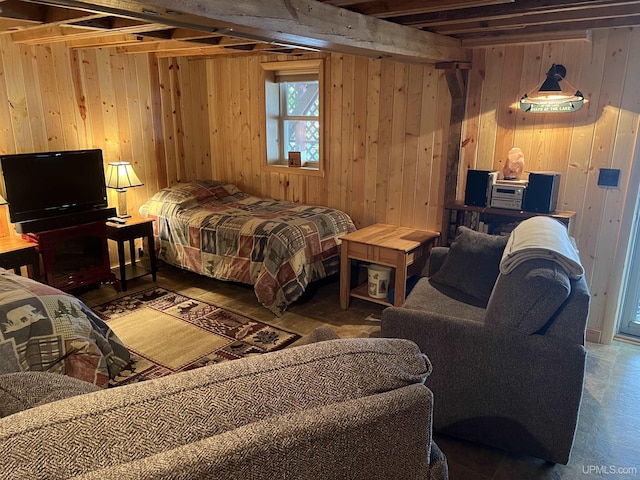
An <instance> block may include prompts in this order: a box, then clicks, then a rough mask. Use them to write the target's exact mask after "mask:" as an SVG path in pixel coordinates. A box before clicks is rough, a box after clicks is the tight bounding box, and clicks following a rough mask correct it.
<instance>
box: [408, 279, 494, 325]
mask: <svg viewBox="0 0 640 480" xmlns="http://www.w3.org/2000/svg"><path fill="white" fill-rule="evenodd" d="M484 307H485V306H484V304H483V302H481V301H480V300H478V299H477V298H474V297H472V296H471V295H467V294H466V293H463V292H461V291H459V290H456V289H455V288H453V287H448V286H446V285H439V284H437V283H435V282H433V281H431V280H429V279H427V278H421V279H420V281H419V282H418V283H417V284H416V286H415V287H414V288H413V291H412V292H411V294H410V295H409V297H407V300H406V302H404V304H403V305H402V308H408V309H411V310H420V311H426V312H429V313H431V314H435V315H447V316H451V317H458V318H466V319H469V320H474V321H476V322H482V321H483V320H484V315H485V309H484Z"/></svg>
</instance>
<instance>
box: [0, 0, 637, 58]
mask: <svg viewBox="0 0 640 480" xmlns="http://www.w3.org/2000/svg"><path fill="white" fill-rule="evenodd" d="M0 9H1V13H0V34H4V35H9V36H10V37H11V39H12V41H14V42H16V43H22V44H26V45H42V44H51V43H56V42H64V43H65V45H66V46H67V47H68V48H72V49H73V48H103V47H114V48H117V50H118V51H119V52H120V53H140V52H152V53H155V54H156V55H158V56H198V55H234V54H235V55H237V54H248V53H254V54H255V53H290V54H296V53H304V52H308V51H310V50H311V51H316V50H325V51H336V52H343V53H352V54H361V55H366V56H374V57H381V58H395V59H400V60H405V61H413V62H424V63H439V62H468V61H469V60H470V50H469V48H470V47H479V46H490V45H499V44H523V43H532V42H548V41H560V40H562V41H567V40H576V41H577V40H581V41H588V40H589V38H590V32H591V31H592V30H593V29H597V28H610V27H632V26H636V25H640V0H622V1H620V0H617V1H616V0H573V1H560V0H422V1H420V0H368V1H358V0H318V1H316V0H201V1H200V2H198V1H188V0H154V1H153V2H139V1H135V0H98V1H97V2H92V3H89V2H85V1H76V0H47V1H18V0H4V1H2V0H0Z"/></svg>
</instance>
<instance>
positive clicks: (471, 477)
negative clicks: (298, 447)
mask: <svg viewBox="0 0 640 480" xmlns="http://www.w3.org/2000/svg"><path fill="white" fill-rule="evenodd" d="M153 285H160V286H162V287H165V288H168V289H170V290H173V291H179V292H180V293H182V294H184V295H187V296H190V297H194V298H200V299H202V300H208V301H211V302H212V303H215V304H217V305H220V306H224V307H226V308H230V309H233V310H236V311H241V312H243V313H246V314H248V315H251V316H253V317H254V318H257V319H260V320H264V321H267V322H270V323H272V324H276V325H280V326H282V327H283V328H286V329H288V330H292V331H296V332H298V333H301V334H306V333H309V332H311V331H313V330H314V329H315V328H317V327H319V326H323V325H325V326H329V327H330V328H332V329H333V330H334V331H335V332H336V333H338V335H340V336H341V337H376V336H379V335H380V328H379V321H378V319H379V318H380V314H381V312H382V309H383V307H381V306H380V305H377V304H374V303H371V302H367V301H364V300H357V299H354V300H353V301H352V302H351V306H350V308H349V310H346V311H345V310H341V309H340V304H339V285H338V282H337V279H335V280H334V281H332V282H327V283H326V284H325V285H323V286H321V287H319V288H318V289H317V290H316V291H315V292H314V295H313V296H312V298H311V299H308V300H307V301H306V302H301V303H298V304H295V305H292V306H290V308H289V309H287V311H286V312H285V313H284V315H282V316H281V317H275V316H274V315H273V314H272V313H271V312H270V311H269V310H267V309H265V308H264V307H262V306H261V305H259V304H258V302H257V300H256V298H255V295H254V294H253V290H252V289H251V288H248V287H245V286H241V285H234V284H229V283H225V282H219V281H216V280H212V279H207V278H205V277H202V276H199V275H196V274H192V273H189V272H185V271H182V270H178V269H175V268H173V267H169V266H163V267H162V268H161V269H160V271H159V272H158V282H157V284H154V283H152V282H151V281H150V278H149V277H145V278H141V279H138V280H134V281H131V282H128V283H127V286H128V288H129V291H128V292H126V293H120V294H117V293H116V292H115V290H114V289H113V288H112V287H110V286H107V285H103V286H101V287H100V288H97V289H92V290H89V291H86V292H84V293H82V294H80V295H79V296H80V297H81V298H82V299H83V300H84V301H85V303H87V304H88V305H89V306H92V305H97V304H101V303H104V302H107V301H110V300H113V299H115V298H117V297H119V296H124V295H127V294H129V293H132V292H135V291H139V290H142V289H145V288H149V287H151V286H153ZM587 349H588V352H589V354H588V359H587V375H586V381H585V389H584V396H583V401H582V406H581V410H580V418H579V422H578V430H577V433H576V441H575V444H574V449H573V451H572V454H571V460H570V462H569V464H568V465H566V466H565V465H556V466H554V467H551V466H549V465H547V464H546V463H545V462H544V461H541V460H539V459H535V458H531V457H527V456H524V455H513V454H507V453H504V452H502V451H500V450H496V449H493V448H488V447H484V446H481V445H475V444H470V443H467V442H462V441H459V440H455V439H452V438H449V437H444V436H441V435H440V436H439V435H436V436H435V438H436V441H437V443H438V445H439V446H440V448H441V449H442V450H443V451H444V452H445V454H446V456H447V460H448V463H449V477H450V479H451V480H488V479H491V480H533V479H562V480H573V479H587V478H589V479H591V478H602V479H605V478H606V479H613V478H616V479H618V478H620V479H624V478H628V479H640V433H638V432H640V346H635V345H630V344H626V343H622V342H615V343H614V344H613V345H598V344H588V345H587ZM426 353H427V354H428V352H426Z"/></svg>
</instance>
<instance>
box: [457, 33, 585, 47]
mask: <svg viewBox="0 0 640 480" xmlns="http://www.w3.org/2000/svg"><path fill="white" fill-rule="evenodd" d="M591 38H592V31H591V30H566V31H560V32H558V31H554V32H548V31H547V32H538V33H524V32H521V33H513V34H506V35H504V34H503V35H487V36H478V37H469V38H465V39H463V40H462V44H463V45H464V46H465V47H469V48H475V47H491V46H495V45H529V44H532V43H545V42H590V41H591Z"/></svg>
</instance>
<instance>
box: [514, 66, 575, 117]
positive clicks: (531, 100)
mask: <svg viewBox="0 0 640 480" xmlns="http://www.w3.org/2000/svg"><path fill="white" fill-rule="evenodd" d="M566 75H567V69H566V68H565V67H564V65H557V64H555V63H554V64H553V65H551V68H550V69H549V71H548V72H547V78H546V79H545V80H544V81H543V82H542V83H541V84H540V85H538V86H537V87H535V88H534V89H533V90H531V91H530V92H528V93H525V94H524V95H523V96H522V98H521V99H520V109H521V110H522V111H524V112H530V113H553V112H576V111H578V110H580V109H581V108H582V105H583V104H584V102H585V99H584V95H582V92H580V90H578V89H576V88H574V87H572V86H571V85H570V84H569V82H567V81H566V80H564V77H565V76H566Z"/></svg>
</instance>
